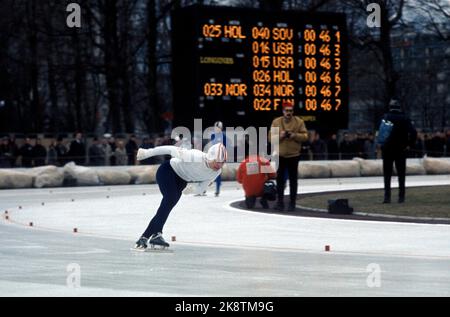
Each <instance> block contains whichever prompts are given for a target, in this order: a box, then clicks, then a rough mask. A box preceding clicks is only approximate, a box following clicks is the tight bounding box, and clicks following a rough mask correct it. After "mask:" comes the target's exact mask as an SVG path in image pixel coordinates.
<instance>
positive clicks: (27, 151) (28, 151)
mask: <svg viewBox="0 0 450 317" xmlns="http://www.w3.org/2000/svg"><path fill="white" fill-rule="evenodd" d="M19 155H20V156H21V157H22V167H33V157H34V155H33V145H32V144H31V139H30V138H28V137H27V138H25V144H24V145H22V146H21V147H20V149H19Z"/></svg>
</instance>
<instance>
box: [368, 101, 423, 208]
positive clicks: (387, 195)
mask: <svg viewBox="0 0 450 317" xmlns="http://www.w3.org/2000/svg"><path fill="white" fill-rule="evenodd" d="M416 138H417V131H416V129H415V128H414V125H413V123H412V122H411V120H410V119H409V118H408V117H407V116H406V115H405V113H404V112H403V110H402V107H401V105H400V103H399V102H398V101H397V100H394V99H393V100H391V101H390V102H389V111H388V112H387V113H386V114H385V115H384V117H383V119H382V122H381V124H380V129H379V131H378V137H377V142H378V144H379V145H380V146H381V153H382V158H383V178H384V200H383V203H384V204H389V203H391V178H392V172H393V165H394V163H395V168H396V169H397V176H398V185H399V192H398V202H399V203H404V202H405V194H406V193H405V192H406V189H405V177H406V157H407V151H408V148H409V147H412V146H413V145H414V144H415V142H416Z"/></svg>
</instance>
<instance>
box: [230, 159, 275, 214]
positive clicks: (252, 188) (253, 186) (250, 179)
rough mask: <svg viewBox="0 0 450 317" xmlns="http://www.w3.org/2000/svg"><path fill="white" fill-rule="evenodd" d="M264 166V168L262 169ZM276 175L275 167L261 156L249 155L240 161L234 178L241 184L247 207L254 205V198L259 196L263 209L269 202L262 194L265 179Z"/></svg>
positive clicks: (267, 206)
mask: <svg viewBox="0 0 450 317" xmlns="http://www.w3.org/2000/svg"><path fill="white" fill-rule="evenodd" d="M263 167H265V170H264V169H263ZM276 177H277V173H276V171H275V169H273V168H272V167H271V166H270V162H269V161H268V160H267V159H265V158H264V157H262V156H259V155H251V156H248V157H247V158H246V159H245V160H243V161H242V162H241V164H240V165H239V168H238V170H237V174H236V180H237V181H238V183H239V184H242V187H243V188H244V193H245V206H246V207H247V209H253V208H254V207H255V203H256V198H258V197H261V199H260V203H261V206H262V207H263V208H264V209H268V208H269V203H268V201H267V200H268V199H267V197H266V195H265V194H264V184H265V182H266V181H267V180H269V179H273V178H276Z"/></svg>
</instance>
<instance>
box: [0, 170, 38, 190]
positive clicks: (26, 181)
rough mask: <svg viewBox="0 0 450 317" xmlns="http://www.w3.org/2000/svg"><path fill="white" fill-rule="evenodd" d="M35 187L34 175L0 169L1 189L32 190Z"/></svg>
mask: <svg viewBox="0 0 450 317" xmlns="http://www.w3.org/2000/svg"><path fill="white" fill-rule="evenodd" d="M32 186H33V175H31V174H29V173H26V172H19V171H14V170H8V169H0V189H6V188H30V187H32Z"/></svg>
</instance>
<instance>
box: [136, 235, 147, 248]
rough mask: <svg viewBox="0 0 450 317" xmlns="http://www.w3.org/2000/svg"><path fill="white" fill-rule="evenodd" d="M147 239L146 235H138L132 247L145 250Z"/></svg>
mask: <svg viewBox="0 0 450 317" xmlns="http://www.w3.org/2000/svg"><path fill="white" fill-rule="evenodd" d="M147 242H148V239H147V238H146V237H140V238H139V240H138V241H136V245H135V246H134V249H135V250H137V251H145V249H147Z"/></svg>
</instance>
